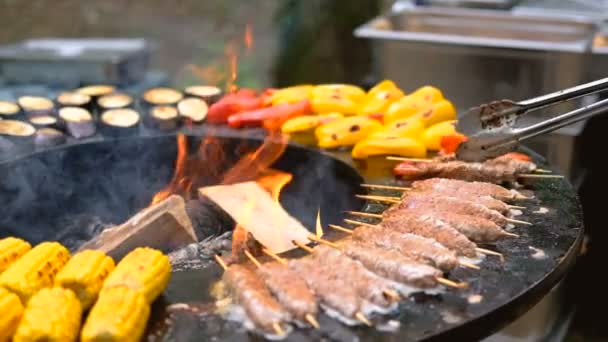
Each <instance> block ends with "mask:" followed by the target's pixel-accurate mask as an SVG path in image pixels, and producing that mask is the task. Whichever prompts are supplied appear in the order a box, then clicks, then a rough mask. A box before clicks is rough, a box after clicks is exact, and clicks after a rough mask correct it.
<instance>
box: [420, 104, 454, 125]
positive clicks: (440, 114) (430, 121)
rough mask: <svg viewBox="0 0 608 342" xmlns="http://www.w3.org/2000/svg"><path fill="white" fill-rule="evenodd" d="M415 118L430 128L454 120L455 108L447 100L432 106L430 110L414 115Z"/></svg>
mask: <svg viewBox="0 0 608 342" xmlns="http://www.w3.org/2000/svg"><path fill="white" fill-rule="evenodd" d="M415 117H417V118H420V119H422V122H424V125H425V126H426V127H430V126H432V125H434V124H436V123H439V122H442V121H447V120H455V119H456V108H454V105H452V103H451V102H450V101H448V100H441V101H439V102H437V103H435V104H433V105H432V106H431V107H430V108H427V109H425V110H422V111H420V112H418V113H416V114H415Z"/></svg>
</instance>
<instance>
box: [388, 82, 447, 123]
mask: <svg viewBox="0 0 608 342" xmlns="http://www.w3.org/2000/svg"><path fill="white" fill-rule="evenodd" d="M442 100H443V94H442V93H441V91H439V89H437V88H434V87H431V86H424V87H422V88H418V89H417V90H416V91H415V92H413V93H411V94H410V95H408V96H404V97H402V98H400V99H399V100H397V101H395V102H393V103H392V104H391V105H390V106H389V107H388V109H387V110H386V114H385V115H384V123H385V124H390V123H391V122H393V121H395V120H398V119H405V118H408V117H410V116H412V115H414V114H416V113H418V112H419V111H422V110H425V109H428V108H429V107H431V106H432V105H433V104H434V103H436V102H440V101H442Z"/></svg>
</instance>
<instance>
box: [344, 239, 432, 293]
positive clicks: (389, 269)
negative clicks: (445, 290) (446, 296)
mask: <svg viewBox="0 0 608 342" xmlns="http://www.w3.org/2000/svg"><path fill="white" fill-rule="evenodd" d="M340 249H341V250H342V251H343V252H344V254H346V255H347V256H348V257H350V258H352V259H354V260H357V261H359V262H361V263H362V264H363V266H365V267H366V268H367V269H369V270H370V271H372V272H374V273H376V274H377V275H379V276H382V277H384V278H387V279H390V280H394V281H396V282H399V283H403V284H407V285H410V286H415V287H419V288H430V287H435V286H437V278H438V277H441V276H442V272H441V271H440V270H438V269H436V268H434V267H432V266H429V265H425V264H422V263H419V262H416V261H415V260H413V259H410V258H407V257H405V256H404V255H403V254H401V253H400V252H398V251H396V250H394V249H386V248H382V247H378V246H377V245H373V244H371V243H366V242H362V241H360V240H347V241H344V242H343V243H342V244H340Z"/></svg>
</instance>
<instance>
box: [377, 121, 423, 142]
mask: <svg viewBox="0 0 608 342" xmlns="http://www.w3.org/2000/svg"><path fill="white" fill-rule="evenodd" d="M423 132H424V123H423V122H422V120H421V119H419V118H406V119H399V120H396V121H393V122H391V123H390V124H388V125H385V126H384V130H382V131H380V132H376V133H373V134H371V135H370V136H369V137H368V139H371V138H390V137H403V138H411V139H416V140H417V141H418V140H419V139H420V136H421V135H422V133H423Z"/></svg>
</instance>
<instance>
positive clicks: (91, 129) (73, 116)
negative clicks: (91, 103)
mask: <svg viewBox="0 0 608 342" xmlns="http://www.w3.org/2000/svg"><path fill="white" fill-rule="evenodd" d="M59 117H60V118H61V119H63V120H64V121H65V122H66V126H67V129H68V132H69V133H70V135H71V136H73V137H74V138H76V139H81V138H87V137H90V136H92V135H94V134H95V131H96V129H95V122H94V121H93V116H91V113H90V112H89V111H88V110H86V109H83V108H80V107H63V108H61V109H60V110H59Z"/></svg>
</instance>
